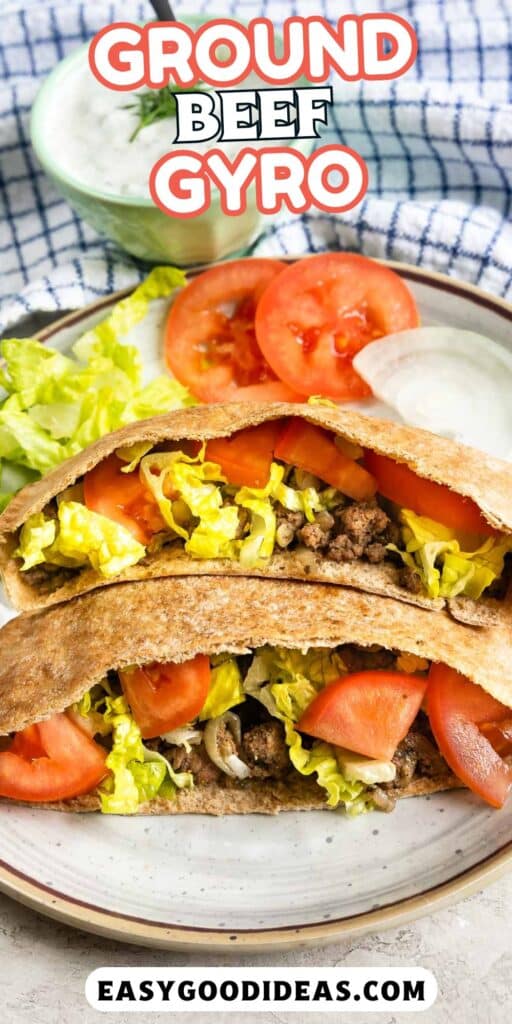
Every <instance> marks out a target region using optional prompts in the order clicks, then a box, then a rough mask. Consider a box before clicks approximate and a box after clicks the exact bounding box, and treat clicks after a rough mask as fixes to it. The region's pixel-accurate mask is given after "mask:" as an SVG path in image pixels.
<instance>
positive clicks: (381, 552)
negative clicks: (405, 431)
mask: <svg viewBox="0 0 512 1024" xmlns="http://www.w3.org/2000/svg"><path fill="white" fill-rule="evenodd" d="M224 503H225V504H226V505H227V504H230V499H229V497H228V498H226V499H225V502H224ZM45 514H47V515H48V514H56V506H55V507H54V503H52V504H51V505H50V506H48V507H47V508H46V509H45ZM276 520H277V525H276V543H275V550H276V552H278V551H279V550H281V551H283V550H293V549H294V548H296V547H298V546H303V547H305V548H307V549H309V550H310V551H316V552H318V553H319V554H321V555H322V557H324V558H326V559H328V560H330V561H332V562H355V561H359V560H363V561H365V562H369V563H371V564H373V565H377V564H379V563H380V562H383V561H385V560H386V561H394V562H395V563H397V564H398V563H400V568H399V573H400V583H401V584H402V586H404V587H405V588H406V589H407V590H409V591H412V592H413V593H418V592H419V591H420V590H421V580H420V578H419V576H418V574H417V573H416V572H414V570H412V569H410V568H408V567H407V566H404V567H402V565H401V562H400V559H399V558H398V557H397V555H396V554H394V553H393V552H391V551H389V550H388V548H387V545H388V544H395V545H396V546H397V547H400V545H401V543H402V534H401V530H400V527H399V525H398V524H397V523H395V522H393V520H392V519H391V518H390V516H389V515H388V513H387V512H386V511H385V510H384V509H383V508H381V507H380V505H378V504H377V502H376V501H375V500H373V501H368V502H356V501H351V500H350V499H349V498H345V497H344V496H343V495H341V494H340V495H339V496H338V504H337V506H336V507H335V508H333V509H332V510H331V511H330V512H328V511H327V510H326V509H322V510H321V511H320V512H317V513H316V515H315V519H314V522H312V523H309V522H307V521H306V517H305V516H304V514H303V513H302V512H289V511H288V510H287V509H285V508H283V506H282V505H280V504H277V505H276ZM249 524H250V515H249V512H248V511H247V510H246V509H239V527H238V532H237V538H238V539H241V538H242V537H243V536H245V535H246V532H247V530H248V528H249ZM175 542H176V536H175V535H173V536H169V537H167V536H166V537H165V538H164V537H163V535H159V536H158V538H157V539H156V548H158V547H160V546H161V545H162V543H175ZM151 554H152V546H151V544H150V546H149V548H148V553H147V555H146V559H147V558H148V556H149V555H151ZM80 571H81V570H80V569H63V568H61V567H60V566H55V565H51V564H50V563H43V564H41V565H38V566H35V567H34V568H33V569H29V570H28V571H27V572H26V573H24V576H25V579H26V581H27V583H29V584H30V585H31V586H33V587H35V588H36V589H37V590H38V591H39V592H40V593H41V594H52V593H54V592H55V591H56V590H59V589H60V587H62V586H63V585H64V584H65V583H67V582H68V580H69V579H71V578H72V577H73V576H75V575H77V574H78V573H79V572H80Z"/></svg>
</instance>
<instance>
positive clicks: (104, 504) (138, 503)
mask: <svg viewBox="0 0 512 1024" xmlns="http://www.w3.org/2000/svg"><path fill="white" fill-rule="evenodd" d="M123 466H126V463H125V462H122V461H121V459H118V457H117V455H115V453H114V454H112V455H109V456H108V458H106V459H103V462H99V463H98V465H97V466H95V467H94V469H91V470H89V472H88V473H86V474H85V476H84V500H85V504H86V505H87V508H88V509H90V510H91V512H99V513H100V514H101V515H103V516H107V517H108V519H113V520H114V522H116V523H120V524H121V526H124V527H126V529H127V530H129V531H130V533H132V534H133V536H134V537H135V538H136V539H137V540H138V541H140V543H141V544H147V543H148V542H149V540H150V539H151V537H152V536H153V535H154V534H155V533H158V532H159V531H160V530H165V528H166V525H165V522H164V520H163V519H162V516H161V515H160V511H159V508H158V505H157V504H156V501H155V500H154V498H153V495H152V494H151V493H150V492H149V491H148V490H147V489H146V488H145V487H144V485H143V483H142V481H141V479H140V475H139V473H138V472H137V471H134V472H133V473H122V472H121V470H122V468H123Z"/></svg>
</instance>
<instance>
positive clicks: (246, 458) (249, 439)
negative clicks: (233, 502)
mask: <svg viewBox="0 0 512 1024" xmlns="http://www.w3.org/2000/svg"><path fill="white" fill-rule="evenodd" d="M282 429H283V427H282V420H273V421H271V422H270V423H262V424H261V425H260V426H259V427H251V428H250V429H249V430H238V431H237V433H236V434H233V435H232V436H231V437H216V438H214V439H213V440H212V441H208V444H207V445H206V456H205V458H206V460H208V461H209V462H217V463H218V464H219V466H220V467H221V469H222V472H223V474H224V476H225V477H226V479H227V480H228V481H229V483H230V484H236V485H237V486H238V487H265V485H266V484H267V483H268V479H269V476H270V467H271V464H272V458H273V454H274V448H275V445H276V441H277V438H278V437H279V434H280V433H281V432H282Z"/></svg>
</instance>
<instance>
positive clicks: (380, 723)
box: [297, 671, 427, 761]
mask: <svg viewBox="0 0 512 1024" xmlns="http://www.w3.org/2000/svg"><path fill="white" fill-rule="evenodd" d="M426 689H427V680H426V679H423V678H421V677H420V676H413V675H408V674H406V673H404V672H387V671H373V672H354V673H352V674H350V675H347V676H342V677H341V678H340V679H337V680H336V681H335V682H333V683H330V684H329V685H328V686H326V687H325V689H324V690H321V692H320V693H319V694H318V696H317V697H315V699H314V700H313V702H312V703H311V704H310V705H309V707H308V708H306V711H305V712H304V714H303V716H302V718H301V719H300V722H299V723H298V725H297V729H299V731H300V732H306V733H308V734H309V735H310V736H316V737H317V739H320V740H325V741H326V742H327V743H334V744H335V746H337V747H346V748H347V749H348V750H355V751H356V752H357V753H358V754H364V755H365V757H372V758H375V759H376V760H378V761H390V760H391V758H392V757H393V754H394V753H395V750H396V748H397V746H398V744H399V743H400V741H401V740H403V738H404V736H406V735H407V733H408V731H409V728H410V726H411V724H412V722H413V721H414V719H415V718H416V715H417V714H418V711H419V710H420V707H421V702H422V700H423V697H424V695H425V691H426Z"/></svg>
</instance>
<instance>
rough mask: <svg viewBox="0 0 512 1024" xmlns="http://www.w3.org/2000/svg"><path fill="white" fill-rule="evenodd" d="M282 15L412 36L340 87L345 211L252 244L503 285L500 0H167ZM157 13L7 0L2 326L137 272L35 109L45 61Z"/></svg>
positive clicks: (286, 226) (498, 289)
mask: <svg viewBox="0 0 512 1024" xmlns="http://www.w3.org/2000/svg"><path fill="white" fill-rule="evenodd" d="M187 9H188V10H194V11H195V12H197V11H198V9H199V10H200V11H201V12H204V13H211V11H212V9H214V10H215V12H216V13H217V12H218V13H219V14H226V15H230V16H231V17H234V16H239V17H240V18H245V19H247V18H250V17H253V16H255V15H262V14H265V15H267V16H269V17H271V18H272V20H273V21H274V22H276V23H278V22H279V21H282V19H283V18H284V17H286V16H289V15H292V14H302V15H307V14H312V13H321V14H323V15H325V16H328V17H330V18H332V19H333V20H334V19H336V18H337V17H339V16H340V14H345V13H349V12H353V13H357V14H364V13H368V12H372V11H378V10H379V11H394V12H396V13H399V14H402V15H403V16H405V17H406V18H408V19H409V20H410V21H411V22H412V23H413V25H414V27H415V29H416V32H417V35H418V39H419V54H418V59H417V62H416V64H415V66H414V67H413V68H412V69H411V71H410V72H409V73H408V74H407V75H406V76H405V78H403V79H398V80H396V81H393V82H384V83H351V84H346V83H339V84H338V85H337V86H336V96H337V101H336V107H335V110H334V111H333V112H332V113H331V115H330V129H331V135H330V136H329V138H330V139H331V140H332V139H333V138H334V139H335V140H337V141H339V142H341V143H343V144H345V145H347V146H351V147H352V148H354V149H356V150H357V151H359V152H360V153H361V154H362V155H363V157H364V159H365V160H366V162H367V164H368V168H369V172H370V189H369V193H368V195H367V197H366V198H365V200H364V201H363V202H362V203H361V204H360V205H359V206H358V207H357V209H355V210H353V211H350V212H349V213H348V214H345V215H342V216H328V215H325V214H323V213H316V214H315V213H311V214H308V215H307V216H304V217H290V216H289V215H286V216H283V217H279V218H277V219H275V218H274V219H272V220H270V221H269V225H268V228H267V230H266V231H265V232H264V234H263V235H262V236H261V237H260V238H259V239H258V240H257V242H256V244H255V246H254V252H255V253H259V254H272V255H281V254H282V253H286V252H301V251H303V252H306V251H319V250H325V249H339V248H342V249H343V248H346V249H356V250H360V251H362V252H364V253H367V254H368V255H371V256H384V257H388V258H392V259H398V260H405V261H407V262H410V263H417V264H422V265H424V266H427V267H432V268H434V269H436V270H440V271H444V272H445V273H448V274H452V275H454V276H456V277H460V278H464V279H466V280H468V281H472V282H474V283H477V284H479V285H481V286H482V287H483V288H487V289H488V290H489V291H493V292H495V293H496V294H498V295H504V296H508V297H512V228H511V226H510V224H509V223H508V217H509V213H510V206H511V197H512V146H511V141H512V107H511V102H512V4H511V2H510V0H409V2H407V0H346V2H344V3H342V2H339V0H215V2H214V3H213V4H212V0H196V2H194V3H191V0H176V3H175V11H176V14H177V16H178V17H179V15H180V14H182V13H184V12H186V10H187ZM151 16H152V12H151V8H150V5H149V3H137V2H134V0H123V2H120V0H116V2H113V3H103V2H102V3H99V2H95V0H86V2H85V0H84V2H83V3H76V2H74V0H65V2H64V0H62V2H61V0H53V2H50V0H24V2H23V0H2V17H1V19H0V76H1V80H0V189H1V193H0V216H1V220H0V230H1V235H0V252H1V256H0V260H1V263H0V266H1V272H0V296H1V297H2V298H3V304H2V306H1V307H0V328H2V327H5V326H6V325H7V324H9V323H12V322H13V321H14V320H16V319H17V318H18V317H20V316H22V315H23V314H25V313H28V312H31V311H33V310H37V309H45V310H54V309H62V308H70V307H76V306H80V305H82V304H83V303H85V302H88V301H91V300H92V299H94V298H95V297H96V296H98V295H100V294H102V293H104V292H107V291H110V290H112V289H114V288H120V287H123V286H125V285H127V284H130V283H132V282H135V281H137V280H139V279H140V277H141V276H143V274H144V272H145V268H144V267H142V266H140V265H139V264H137V263H136V262H135V261H133V260H132V259H130V257H128V256H126V255H125V254H123V253H121V252H119V251H118V250H116V249H115V248H114V247H113V246H112V245H110V244H109V243H105V242H103V241H101V240H100V239H99V238H98V237H97V235H96V234H95V233H94V232H93V231H92V230H91V229H90V228H89V227H87V225H85V224H83V223H82V222H81V221H80V220H79V218H78V217H77V216H76V215H75V214H74V213H73V212H72V211H71V210H70V208H69V206H68V205H67V203H66V202H65V201H64V200H62V199H61V198H60V197H59V195H58V194H57V192H56V190H55V188H54V187H53V185H52V184H51V183H50V182H49V181H48V180H47V179H46V177H45V175H44V174H43V172H42V171H41V169H40V168H39V167H38V165H37V161H36V159H35V156H34V154H33V152H32V151H31V148H30V142H29V115H30V107H31V104H32V102H33V99H34V96H35V94H36V92H37V89H38V87H39V85H40V83H41V81H42V80H43V79H44V77H45V76H46V75H47V74H48V72H49V71H50V70H51V69H52V68H53V67H54V65H55V63H56V62H57V61H58V60H59V59H60V58H61V57H63V56H65V55H66V54H67V53H69V52H70V51H71V50H72V49H73V48H75V47H76V46H78V45H79V44H80V43H81V42H82V41H84V40H87V39H89V38H90V37H91V36H92V35H93V34H94V33H95V32H96V31H97V30H98V29H99V28H101V27H102V26H103V25H104V24H106V23H108V22H110V21H115V20H123V21H128V20H143V19H149V18H150V17H151Z"/></svg>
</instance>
